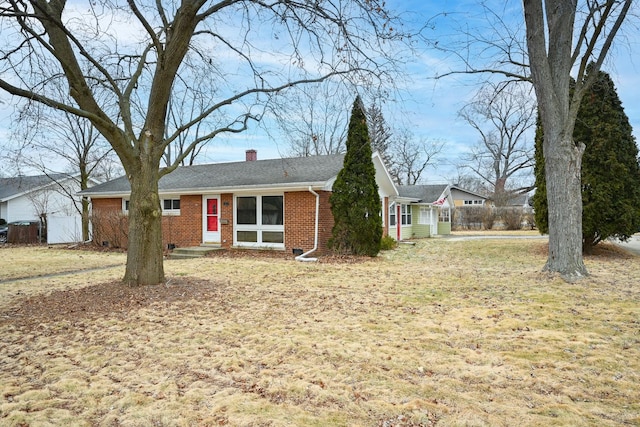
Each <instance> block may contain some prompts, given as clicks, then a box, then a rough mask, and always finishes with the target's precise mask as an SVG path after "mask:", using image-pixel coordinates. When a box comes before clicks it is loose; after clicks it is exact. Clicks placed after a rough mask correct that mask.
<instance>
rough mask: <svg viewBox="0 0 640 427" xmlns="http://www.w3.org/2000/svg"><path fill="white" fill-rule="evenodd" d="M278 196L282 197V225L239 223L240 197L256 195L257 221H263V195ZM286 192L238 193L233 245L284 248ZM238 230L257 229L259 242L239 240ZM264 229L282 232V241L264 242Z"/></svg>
mask: <svg viewBox="0 0 640 427" xmlns="http://www.w3.org/2000/svg"><path fill="white" fill-rule="evenodd" d="M269 196H278V197H282V225H262V224H255V225H253V224H238V215H237V209H238V197H255V198H256V222H257V221H260V222H262V197H269ZM284 203H285V201H284V193H280V194H271V193H269V194H237V195H234V196H233V245H234V246H237V247H243V248H275V249H284V247H285V246H284V241H285V235H284V223H285V221H286V219H285V218H286V217H285V209H284ZM238 231H256V232H257V235H258V241H257V242H239V241H238ZM262 231H275V232H281V233H282V243H269V242H266V243H265V242H262V233H261V232H262Z"/></svg>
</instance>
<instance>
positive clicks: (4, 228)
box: [0, 221, 9, 244]
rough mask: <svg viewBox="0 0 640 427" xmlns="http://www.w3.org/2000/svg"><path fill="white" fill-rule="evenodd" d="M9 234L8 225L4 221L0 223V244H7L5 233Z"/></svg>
mask: <svg viewBox="0 0 640 427" xmlns="http://www.w3.org/2000/svg"><path fill="white" fill-rule="evenodd" d="M8 232H9V225H8V224H7V222H6V221H4V222H3V223H0V244H3V243H7V233H8Z"/></svg>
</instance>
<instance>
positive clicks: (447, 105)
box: [0, 0, 640, 183]
mask: <svg viewBox="0 0 640 427" xmlns="http://www.w3.org/2000/svg"><path fill="white" fill-rule="evenodd" d="M386 4H387V7H388V8H389V9H390V10H392V12H398V13H401V14H402V16H403V17H404V18H405V19H406V25H407V29H408V30H411V29H413V28H418V27H419V26H420V25H423V24H424V23H426V22H427V21H429V20H430V19H432V18H433V17H434V16H436V15H437V14H439V13H441V12H443V9H444V8H445V7H446V8H448V10H447V12H453V13H452V14H450V16H454V17H457V16H464V17H465V20H467V21H466V22H468V23H469V25H475V24H477V23H480V25H481V23H482V16H481V14H480V10H479V9H478V7H477V5H478V2H475V1H465V0H452V1H449V2H429V1H424V0H388V1H387V3H386ZM498 4H502V5H503V6H502V7H505V8H506V6H505V4H508V5H511V6H512V7H517V8H521V3H520V2H519V1H511V2H507V3H504V2H498ZM462 11H464V12H471V16H469V15H463V14H462ZM476 11H477V14H475V15H474V12H476ZM467 17H468V18H467ZM474 21H475V22H474ZM437 22H438V25H437V27H436V28H435V30H433V31H431V32H430V33H429V34H430V36H431V37H433V38H434V39H438V38H439V37H442V38H443V39H445V38H446V36H447V35H450V34H451V32H452V27H449V26H447V25H444V24H443V22H444V20H439V21H437ZM639 42H640V40H638V38H637V37H636V38H635V39H634V38H631V39H630V42H629V43H626V44H624V45H620V46H617V47H616V48H615V49H614V50H613V52H612V54H611V56H610V60H609V61H608V62H607V64H605V66H604V67H603V71H606V72H608V73H609V74H610V75H611V77H612V79H613V81H614V83H615V84H616V87H617V90H618V96H619V97H620V99H621V101H622V103H623V107H624V108H625V111H626V113H627V116H628V117H629V119H630V122H631V125H632V126H633V129H634V135H635V136H636V140H640V77H639V76H640V73H639V71H640V61H634V57H640V55H637V53H638V52H639V50H640V49H639ZM452 68H456V69H458V67H457V66H456V65H455V64H452V63H451V57H450V56H447V55H444V54H442V53H441V52H438V51H435V50H427V49H422V48H420V49H419V50H418V51H416V52H415V53H414V54H412V56H411V58H410V61H409V62H407V63H406V71H407V81H406V82H405V83H404V84H402V85H400V86H399V87H398V88H397V89H396V91H395V92H393V96H392V98H393V99H395V101H387V102H385V104H384V105H383V114H384V116H385V119H386V120H387V122H388V123H390V124H392V123H397V122H400V121H401V122H402V123H403V126H405V127H406V128H408V129H409V130H410V131H411V132H412V133H413V135H414V136H415V137H416V138H418V139H419V140H424V139H427V140H437V141H441V142H443V143H444V145H443V150H442V152H441V155H440V156H439V159H438V161H437V163H436V164H434V165H433V167H431V168H430V169H428V170H427V172H426V181H427V182H429V183H436V182H437V183H440V182H447V181H452V180H453V179H455V177H456V168H455V165H456V164H458V163H459V162H460V159H461V156H462V155H464V153H465V152H468V150H469V148H470V146H471V145H472V144H474V143H476V142H477V141H478V139H479V136H478V134H477V131H475V130H473V129H472V128H471V127H470V126H469V125H468V124H467V123H465V122H464V121H463V120H462V119H460V118H459V117H458V111H459V110H460V109H461V108H462V107H463V106H464V105H466V104H467V103H468V102H469V101H470V100H471V98H472V96H473V95H474V94H475V92H476V91H477V89H478V88H479V86H478V78H477V77H471V76H459V75H458V76H455V77H448V78H443V79H439V80H435V79H433V78H432V76H434V74H435V73H441V72H444V71H447V70H449V69H452ZM11 102H12V101H11V99H10V98H9V97H8V96H7V94H6V93H0V124H3V123H4V125H3V126H1V127H0V139H2V140H6V139H7V138H8V136H9V135H8V128H9V125H8V124H9V123H10V121H11V119H12V113H13V105H12V104H11ZM349 114H350V111H345V115H349ZM263 125H264V126H269V123H268V122H265V123H263ZM274 135H276V136H275V137H274ZM530 143H531V144H533V141H532V140H531V141H530ZM248 149H255V150H257V152H258V158H259V159H269V158H279V157H282V156H283V155H286V154H287V152H288V149H289V147H288V145H287V142H286V141H284V139H282V138H278V137H277V132H275V133H273V132H271V133H269V132H267V131H266V130H265V129H264V127H263V126H258V125H256V124H253V125H251V126H250V128H249V129H248V130H247V131H245V132H243V133H240V134H234V135H230V136H226V137H220V138H217V139H215V140H214V142H213V143H211V144H209V145H208V146H207V147H206V148H205V149H204V150H203V154H202V157H201V158H200V160H199V161H200V162H204V163H209V162H227V161H242V160H244V159H245V151H246V150H248ZM1 168H2V166H1V165H0V170H1Z"/></svg>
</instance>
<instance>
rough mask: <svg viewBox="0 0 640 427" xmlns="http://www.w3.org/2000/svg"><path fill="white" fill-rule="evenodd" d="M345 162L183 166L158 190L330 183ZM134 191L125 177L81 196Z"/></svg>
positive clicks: (319, 159)
mask: <svg viewBox="0 0 640 427" xmlns="http://www.w3.org/2000/svg"><path fill="white" fill-rule="evenodd" d="M343 160H344V155H343V154H335V155H327V156H310V157H294V158H286V159H269V160H256V161H251V162H249V161H243V162H233V163H213V164H207V165H194V166H183V167H179V168H177V169H176V170H174V171H173V172H171V173H170V174H168V175H165V176H163V177H162V178H161V179H160V182H159V183H158V186H159V191H160V192H164V193H168V192H172V191H175V192H179V191H197V190H203V191H204V190H217V189H227V188H228V189H234V188H243V187H256V186H263V187H268V186H274V187H277V186H280V187H281V186H287V185H291V186H302V185H305V184H311V183H316V184H318V183H324V182H327V181H329V180H330V179H332V178H333V177H335V176H336V175H338V172H340V169H342V164H343ZM130 191H131V187H130V185H129V181H128V180H127V179H126V177H124V176H123V177H120V178H116V179H114V180H112V181H108V182H105V183H104V184H100V185H96V186H95V187H92V188H90V189H88V190H85V191H83V192H81V193H80V194H83V195H101V194H109V193H116V194H118V193H128V192H130Z"/></svg>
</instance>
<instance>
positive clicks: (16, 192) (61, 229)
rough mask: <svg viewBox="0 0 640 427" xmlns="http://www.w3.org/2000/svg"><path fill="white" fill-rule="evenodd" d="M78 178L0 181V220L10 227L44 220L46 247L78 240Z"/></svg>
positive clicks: (38, 176)
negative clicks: (21, 222)
mask: <svg viewBox="0 0 640 427" xmlns="http://www.w3.org/2000/svg"><path fill="white" fill-rule="evenodd" d="M78 176H79V175H77V174H76V175H69V174H52V175H37V176H17V177H12V178H0V218H2V219H4V220H6V221H7V222H8V223H11V222H15V221H33V220H41V219H42V218H43V217H44V218H46V223H47V243H50V244H53V243H68V242H77V241H79V240H81V239H82V226H81V224H82V219H81V216H80V213H79V212H80V209H81V205H80V203H81V197H79V196H76V194H77V193H78V192H79V191H80V183H79V181H78ZM95 183H96V182H92V185H93V184H95ZM76 206H77V208H76Z"/></svg>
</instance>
